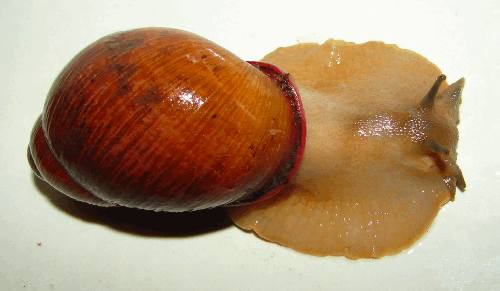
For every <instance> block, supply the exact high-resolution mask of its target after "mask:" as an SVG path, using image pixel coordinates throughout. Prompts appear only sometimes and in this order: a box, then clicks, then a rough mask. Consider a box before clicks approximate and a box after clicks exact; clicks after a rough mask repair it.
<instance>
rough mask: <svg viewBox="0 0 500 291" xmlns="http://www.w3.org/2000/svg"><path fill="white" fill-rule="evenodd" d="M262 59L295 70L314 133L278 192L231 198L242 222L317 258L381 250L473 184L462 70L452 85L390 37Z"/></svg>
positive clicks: (388, 251) (419, 229)
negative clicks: (463, 123)
mask: <svg viewBox="0 0 500 291" xmlns="http://www.w3.org/2000/svg"><path fill="white" fill-rule="evenodd" d="M262 61H264V62H270V63H273V64H275V65H277V66H280V67H281V68H283V69H284V70H287V71H288V72H290V73H291V74H292V75H293V76H294V79H295V80H296V82H297V84H298V86H299V88H300V90H301V91H300V93H301V99H302V101H303V104H304V110H305V111H306V112H307V118H308V119H307V124H308V132H307V135H308V142H307V147H306V149H305V152H304V157H303V160H302V163H301V165H300V169H299V171H298V173H297V175H296V176H295V178H294V179H292V181H291V182H290V183H289V184H287V186H286V187H285V189H284V190H283V191H282V192H281V193H280V195H279V196H275V197H273V198H270V199H268V200H265V201H262V202H259V203H256V204H252V205H245V206H242V207H234V208H228V212H229V214H230V216H231V218H232V219H233V221H234V222H235V223H236V224H237V225H238V226H240V227H241V228H243V229H246V230H250V231H253V232H255V233H256V234H257V235H259V236H260V237H262V238H264V239H265V240H266V241H271V242H276V243H279V244H281V245H283V246H287V247H290V248H293V249H295V250H297V251H300V252H303V253H307V254H312V255H316V256H338V255H342V256H346V257H348V258H350V259H358V258H380V257H383V256H386V255H392V254H396V253H399V252H401V251H402V250H404V249H406V248H408V247H410V246H411V245H413V244H414V243H415V242H416V241H417V240H418V239H419V238H420V237H421V236H422V235H423V234H425V233H426V231H427V230H428V228H429V226H430V225H431V223H432V221H433V220H434V218H435V217H436V215H437V214H438V212H439V210H440V208H441V206H443V205H444V204H445V203H447V202H448V201H453V200H454V199H455V194H456V189H457V188H458V189H459V190H461V191H464V190H465V188H466V183H465V180H464V177H463V175H462V171H461V170H460V167H459V166H458V164H457V144H458V128H457V125H458V122H459V106H460V103H461V94H462V90H463V87H464V83H465V81H464V79H463V78H462V79H460V80H458V81H456V82H454V83H452V84H450V85H448V83H447V82H446V80H445V76H444V75H442V72H441V71H440V70H439V68H438V67H437V66H436V65H434V64H432V63H431V62H429V61H428V60H427V59H426V58H424V57H422V56H420V55H418V54H417V53H414V52H412V51H408V50H404V49H400V48H398V47H397V46H395V45H387V44H384V43H381V42H368V43H364V44H354V43H349V42H344V41H340V40H328V41H326V42H325V43H324V44H321V45H319V44H298V45H295V46H291V47H284V48H279V49H277V50H276V51H274V52H272V53H270V54H268V55H267V56H266V57H265V58H264V59H263V60H262Z"/></svg>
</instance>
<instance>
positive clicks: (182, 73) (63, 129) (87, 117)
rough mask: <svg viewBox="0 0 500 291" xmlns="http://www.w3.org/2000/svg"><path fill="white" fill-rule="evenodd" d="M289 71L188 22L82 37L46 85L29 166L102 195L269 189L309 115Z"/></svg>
mask: <svg viewBox="0 0 500 291" xmlns="http://www.w3.org/2000/svg"><path fill="white" fill-rule="evenodd" d="M300 106H301V105H300V100H299V98H298V93H297V90H296V89H295V87H294V85H293V83H292V81H291V80H290V78H289V76H288V75H286V74H284V73H283V72H282V71H280V70H279V69H277V68H276V67H274V66H272V65H267V64H259V63H252V64H249V63H246V62H244V61H242V60H241V59H239V58H237V57H236V56H234V55H233V54H231V53H230V52H228V51H227V50H225V49H223V48H221V47H220V46H218V45H216V44H214V43H212V42H210V41H208V40H206V39H204V38H202V37H200V36H197V35H195V34H191V33H188V32H185V31H180V30H174V29H165V28H147V29H138V30H131V31H126V32H120V33H115V34H112V35H109V36H106V37H104V38H101V39H100V40H98V41H96V42H95V43H93V44H91V45H90V46H88V47H87V48H86V49H84V50H83V51H82V52H81V53H79V54H78V55H77V56H76V57H75V58H73V60H71V62H70V63H69V64H68V65H67V66H66V67H65V68H64V69H63V71H62V72H61V73H60V75H59V76H58V77H57V79H56V80H55V82H54V84H53V86H52V88H51V89H50V92H49V94H48V96H47V100H46V103H45V107H44V110H43V113H42V115H41V117H40V118H39V119H38V121H37V122H36V124H35V126H34V129H33V133H32V138H31V142H30V145H29V149H28V159H29V162H30V165H31V167H32V169H33V171H34V173H35V174H36V175H37V176H39V177H40V178H42V179H44V180H46V181H47V182H48V183H50V184H51V185H52V186H53V187H55V188H56V189H58V190H60V191H61V192H63V193H64V194H66V195H68V196H70V197H73V198H75V199H77V200H80V201H85V202H88V203H92V204H97V205H102V206H106V205H115V204H118V205H122V206H128V207H135V208H141V209H151V210H158V211H190V210H198V209H205V208H212V207H216V206H219V205H226V204H241V203H247V202H251V201H255V200H259V199H261V200H262V199H264V198H267V197H269V196H272V195H275V194H276V193H277V192H278V191H279V190H280V189H281V188H282V187H283V185H284V184H285V183H286V182H287V181H288V180H289V179H290V177H291V176H292V175H293V173H294V172H295V171H296V169H297V166H298V164H299V161H300V157H301V153H302V150H303V148H304V144H305V120H304V115H303V112H302V111H301V107H300Z"/></svg>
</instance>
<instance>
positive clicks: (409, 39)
mask: <svg viewBox="0 0 500 291" xmlns="http://www.w3.org/2000/svg"><path fill="white" fill-rule="evenodd" d="M417 2H418V3H417ZM410 3H411V4H410ZM146 26H163V27H173V28H180V29H184V30H188V31H191V32H194V33H197V34H200V35H202V36H204V37H206V38H208V39H211V40H212V41H214V42H216V43H218V44H220V45H221V46H223V47H226V48H227V49H229V50H231V51H233V52H234V53H235V54H237V55H239V56H240V57H241V58H243V59H246V60H258V59H260V58H261V57H263V56H264V55H265V54H266V53H268V52H270V51H272V50H274V49H275V48H277V47H279V46H288V45H293V44H296V43H297V42H307V41H323V40H325V39H327V38H337V39H343V40H348V41H354V42H364V41H369V40H381V41H384V42H387V43H396V44H398V45H399V46H400V47H402V48H406V49H410V50H413V51H416V52H418V53H420V54H422V55H423V56H425V57H427V58H428V59H429V60H431V61H432V62H434V63H435V64H437V65H438V66H439V67H440V68H441V70H442V71H443V72H444V73H445V74H446V75H447V76H448V80H450V81H454V80H456V79H458V78H460V77H462V76H464V77H466V87H465V90H464V92H463V103H462V107H461V124H460V126H459V129H460V142H459V148H458V152H459V159H458V164H459V165H460V166H461V168H462V170H463V173H464V176H465V178H466V181H467V185H468V188H467V191H466V192H465V193H457V198H456V201H455V202H453V203H449V204H447V205H446V206H445V207H444V208H443V209H442V210H441V212H440V214H439V215H438V217H437V218H436V220H435V222H434V224H433V226H432V227H431V229H430V230H429V232H428V233H427V234H426V235H425V236H424V237H423V238H422V239H421V240H420V241H419V242H417V244H416V245H414V246H413V247H412V248H411V249H409V250H407V251H405V252H403V253H401V254H399V255H396V256H392V257H386V258H383V259H381V260H358V261H350V260H347V259H345V258H343V257H326V258H317V257H311V256H307V255H302V254H299V253H296V252H294V251H292V250H289V249H286V248H283V247H280V246H278V245H275V244H271V243H267V242H264V241H262V240H260V239H257V238H256V237H255V236H254V235H251V234H248V233H245V232H243V231H241V230H239V229H238V228H236V227H235V226H233V225H232V224H231V222H230V221H228V220H227V218H225V217H224V213H223V211H220V210H212V211H206V212H202V213H198V214H190V215H185V214H184V215H172V214H164V213H149V212H145V211H137V210H127V209H114V210H109V209H108V210H106V209H100V208H96V207H91V206H86V205H82V204H80V203H77V202H74V201H72V200H70V199H68V198H65V197H63V196H61V195H60V194H59V193H57V192H55V191H53V190H51V189H50V188H48V187H47V186H46V185H45V184H43V183H41V182H38V181H36V179H34V178H33V176H32V174H31V172H30V169H29V166H28V163H27V160H26V148H27V145H28V141H29V136H30V132H31V128H32V126H33V123H34V122H35V120H36V118H37V117H38V115H39V114H40V113H41V110H42V107H43V104H44V101H45V95H46V94H47V92H48V90H49V88H50V86H51V84H52V81H53V80H54V79H55V77H56V76H57V74H58V73H59V71H60V70H61V69H62V68H63V66H64V65H65V64H66V63H67V62H68V61H69V60H70V59H71V58H72V57H73V56H74V55H75V54H76V53H78V52H79V51H80V50H81V49H83V48H84V47H85V46H87V45H88V44H90V43H91V42H93V41H95V40H97V39H98V38H100V37H102V36H104V35H106V34H109V33H112V32H115V31H120V30H126V29H131V28H138V27H146ZM499 80H500V2H498V1H485V0H483V1H450V0H439V1H437V0H426V1H387V0H378V1H368V0H367V1H312V0H307V1H271V0H265V1H260V0H259V1H257V0H252V1H208V0H204V1H188V0H183V1H168V0H166V1H154V0H153V1H149V0H141V1H103V0H88V1H68V0H65V1H62V0H61V1H59V0H55V1H27V0H16V1H10V0H3V1H2V2H1V4H0V98H1V99H0V100H1V103H0V104H1V105H0V125H1V127H0V129H1V131H0V133H1V143H0V258H1V260H0V289H1V290H356V289H358V290H359V289H362V288H363V289H369V290H499V289H500V214H499V210H498V208H499V207H500V195H499V194H500V193H499V191H500V190H499V186H500V155H499V154H498V148H499V145H498V144H499V137H498V136H499V135H500V131H499V126H500V117H499V115H498V110H499V108H500V101H499V100H500V85H499V84H500V83H499ZM38 243H41V245H40V246H38V245H37V244H38Z"/></svg>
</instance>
